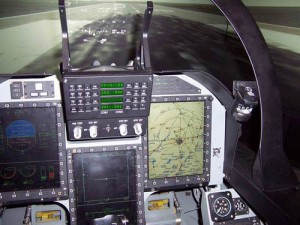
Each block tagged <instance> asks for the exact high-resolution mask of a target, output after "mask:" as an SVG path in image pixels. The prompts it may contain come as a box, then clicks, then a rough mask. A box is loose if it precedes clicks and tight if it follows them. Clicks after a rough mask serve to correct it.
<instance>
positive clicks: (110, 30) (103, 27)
mask: <svg viewBox="0 0 300 225" xmlns="http://www.w3.org/2000/svg"><path fill="white" fill-rule="evenodd" d="M34 3H35V1H33V0H29V1H22V0H13V1H5V2H1V3H0V6H1V7H0V8H1V18H0V28H1V29H0V38H1V43H0V68H1V73H17V72H21V73H28V72H35V73H37V72H46V73H56V74H57V73H59V70H58V66H59V63H60V62H61V28H60V21H59V15H58V9H57V1H47V2H40V3H39V4H35V6H36V7H35V8H33V7H32V5H33V4H34ZM70 6H71V7H70V8H69V9H68V11H67V16H68V18H69V19H70V20H69V21H68V26H69V34H70V42H71V63H72V65H73V66H74V67H88V66H91V65H92V63H93V61H94V60H98V61H100V62H101V64H102V65H111V64H112V63H115V64H116V65H118V66H125V65H126V64H127V63H128V61H129V60H132V59H134V57H135V53H136V47H137V43H139V38H140V29H141V23H142V19H143V13H144V10H145V7H146V4H145V3H105V2H104V3H97V4H96V2H92V3H91V2H89V4H87V3H84V2H81V5H76V3H75V2H73V1H72V3H71V5H70ZM251 10H252V11H253V9H251ZM286 10H287V9H286ZM294 11H295V9H294ZM255 12H256V14H255V13H254V15H255V16H256V17H257V18H258V24H259V25H260V27H261V30H262V33H263V35H264V37H265V38H266V40H267V42H268V44H269V46H270V49H271V52H272V56H273V58H274V62H275V64H276V66H277V76H278V79H279V81H280V88H281V89H282V92H283V93H284V94H283V95H282V96H283V100H284V105H285V107H288V108H294V109H297V110H300V104H298V103H297V102H295V101H294V100H293V99H294V98H292V97H291V95H294V96H295V95H296V96H299V94H298V92H299V91H298V86H299V85H298V84H297V82H298V78H299V74H300V71H299V68H298V63H297V62H299V60H300V45H299V44H297V43H299V36H300V31H299V30H300V28H299V27H296V26H292V27H286V26H282V24H281V23H282V21H281V20H278V18H277V19H274V20H270V18H268V17H267V15H265V11H262V10H261V9H260V10H257V9H256V11H255ZM295 12H297V10H296V11H295ZM262 14H264V15H262ZM275 14H276V13H271V15H272V16H274V15H275ZM272 21H273V22H272ZM278 21H281V22H280V23H279V22H278ZM227 25H228V24H227V21H226V20H225V18H224V17H223V16H221V15H220V14H218V13H216V12H215V11H211V10H208V9H207V8H206V9H205V8H203V7H202V8H201V7H198V8H197V7H196V8H188V7H187V8H183V7H178V5H174V4H173V5H172V4H168V5H166V4H164V5H162V4H156V5H154V13H153V19H152V21H151V28H150V33H149V41H150V53H151V61H152V66H153V69H154V70H156V71H162V70H163V71H165V70H193V69H201V70H206V71H208V72H210V73H212V74H213V75H215V76H216V77H217V78H219V79H220V80H221V81H222V82H224V83H225V84H226V85H227V86H228V87H231V83H232V80H234V79H253V73H252V69H251V66H250V65H249V62H248V59H247V56H246V54H245V52H244V51H243V49H242V46H241V44H240V42H239V41H238V40H237V39H236V38H234V37H233V36H232V35H228V34H230V32H228V31H230V27H229V29H228V30H227V28H228V27H227ZM290 25H292V24H290ZM298 102H300V101H298ZM298 105H299V106H298Z"/></svg>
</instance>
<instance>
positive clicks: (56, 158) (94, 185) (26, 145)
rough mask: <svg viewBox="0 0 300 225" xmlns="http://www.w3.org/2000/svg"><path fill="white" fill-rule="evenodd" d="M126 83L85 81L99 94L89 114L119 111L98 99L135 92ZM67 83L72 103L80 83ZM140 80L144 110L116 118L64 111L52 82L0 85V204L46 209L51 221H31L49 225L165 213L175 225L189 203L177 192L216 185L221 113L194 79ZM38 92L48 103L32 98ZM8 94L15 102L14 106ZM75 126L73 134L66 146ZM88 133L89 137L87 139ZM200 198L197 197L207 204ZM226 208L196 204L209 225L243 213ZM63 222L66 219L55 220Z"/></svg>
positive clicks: (208, 89)
mask: <svg viewBox="0 0 300 225" xmlns="http://www.w3.org/2000/svg"><path fill="white" fill-rule="evenodd" d="M133 77H134V76H132V77H130V76H129V78H130V79H127V80H126V79H125V76H124V77H122V78H120V79H119V76H115V77H112V79H111V80H110V79H109V76H105V79H104V81H105V82H102V83H101V82H100V81H101V79H102V75H101V76H99V77H94V78H93V80H95V82H96V83H97V84H98V87H99V88H98V89H97V90H98V94H99V95H98V97H97V99H98V103H100V105H99V106H98V107H99V109H100V108H102V106H101V105H105V104H107V101H108V100H109V101H110V100H116V99H117V98H121V99H122V101H123V103H119V102H114V103H112V102H110V103H109V104H116V105H118V104H124V102H126V101H127V100H126V97H124V96H122V97H116V96H109V97H106V95H105V97H103V96H101V95H103V94H104V93H107V94H108V95H110V94H112V95H115V94H119V93H120V96H121V89H122V88H126V87H127V86H128V87H129V85H127V84H128V83H133V86H132V88H133V90H135V89H134V87H135V86H134V82H133V81H132V79H133ZM150 78H151V79H150ZM72 79H74V80H73V81H72V82H71V83H73V84H75V86H74V88H75V90H76V91H75V92H76V93H77V92H78V91H77V88H85V87H86V85H82V86H78V85H79V84H76V83H79V81H80V83H82V80H83V78H82V77H81V78H80V79H79V81H77V80H76V78H72ZM141 79H147V80H149V81H151V82H149V83H147V88H148V89H147V92H146V93H147V96H145V99H146V101H145V104H146V106H145V110H141V111H133V109H131V111H130V112H126V110H124V111H123V113H118V112H119V109H116V108H115V107H112V108H110V109H109V108H105V110H104V111H103V110H102V111H101V110H100V111H98V112H97V113H96V112H94V114H93V113H91V112H86V111H85V112H76V113H74V112H72V110H71V111H70V108H69V107H70V104H69V105H68V104H66V102H69V103H70V102H72V98H70V96H72V95H71V94H70V93H71V92H72V90H71V91H70V89H69V88H70V85H69V84H66V83H64V85H63V86H62V87H63V88H67V90H63V92H64V95H63V96H61V94H60V93H61V89H60V88H61V87H60V82H59V81H58V80H57V78H56V76H54V75H53V76H46V77H43V78H35V79H34V78H32V79H29V78H19V79H17V78H16V79H8V80H6V81H4V82H2V83H1V84H0V88H2V89H4V90H9V91H8V92H6V95H4V96H3V97H2V98H1V102H0V155H1V157H0V184H1V185H0V202H1V204H3V205H18V204H24V202H30V204H33V203H36V204H39V203H41V202H42V203H47V204H49V203H50V205H49V206H48V208H49V209H51V208H53V211H51V210H50V211H49V210H48V211H46V212H44V211H39V209H42V207H40V206H42V205H34V207H36V209H35V210H36V211H37V212H38V214H37V215H39V217H38V218H37V219H38V220H41V221H49V219H45V218H44V217H46V216H47V215H48V216H53V217H55V218H53V219H50V221H53V223H54V224H55V222H54V221H56V223H57V224H58V223H59V224H64V223H65V222H64V221H65V220H69V224H71V225H78V224H80V225H89V224H135V225H142V224H150V225H151V224H152V223H154V222H155V221H157V216H158V215H159V218H160V220H162V222H163V221H164V219H166V220H169V219H170V218H171V220H173V219H172V218H173V217H174V215H173V214H174V210H175V211H176V218H177V219H175V220H178V219H179V218H181V216H180V208H181V207H180V203H179V201H183V202H185V201H187V200H186V199H189V200H188V201H193V200H192V199H191V194H189V195H186V194H184V192H181V191H182V190H187V192H190V191H191V190H193V189H199V188H202V187H207V186H220V185H222V184H223V165H224V158H225V156H224V155H225V133H226V132H225V123H226V109H225V107H224V105H223V103H221V102H220V100H219V99H218V96H217V95H215V93H214V90H215V89H216V83H211V81H210V79H209V76H208V75H207V74H205V73H201V72H196V73H187V74H174V75H163V76H161V75H156V74H154V75H152V76H150V77H149V76H148V75H145V77H143V78H141ZM86 80H88V79H86ZM90 81H92V80H90ZM28 83H30V89H28V87H27V85H28ZM88 83H91V82H88ZM138 83H139V84H142V80H140V82H138ZM17 84H18V85H17ZM204 84H205V85H204ZM12 87H13V88H12ZM49 87H51V89H50V88H49ZM72 87H73V86H72ZM89 87H90V88H92V87H93V86H92V85H90V86H89ZM101 88H104V89H108V90H102V89H101ZM136 88H137V87H136ZM17 89H18V90H17ZM44 89H46V90H48V91H47V93H49V95H48V96H45V95H43V94H41V92H45V91H44ZM28 90H30V91H28ZM136 90H137V89H136ZM139 90H140V91H141V90H142V86H140V87H139ZM32 92H33V93H34V94H33V96H34V97H32V95H31V94H30V93H32ZM15 93H20V94H18V98H16V94H15ZM35 93H38V95H37V96H36V94H35ZM50 93H51V94H50ZM85 93H86V89H84V95H85ZM124 93H126V92H125V91H123V94H124ZM132 93H134V91H133V92H132ZM50 96H51V97H50ZM66 96H68V97H66ZM76 96H78V93H77V94H76ZM94 98H95V99H96V96H94ZM104 98H105V99H106V98H107V99H108V100H105V101H103V100H102V99H104ZM133 99H134V98H133V97H132V101H134V100H133ZM138 99H139V100H141V97H138ZM69 100H70V101H69ZM84 100H86V99H84ZM76 101H78V99H76ZM130 104H135V103H133V102H131V103H130ZM102 109H103V108H102ZM106 111H108V112H107V113H104V114H102V113H101V112H106ZM135 113H136V114H135ZM103 115H105V116H104V117H103ZM137 124H139V125H138V126H137ZM78 126H80V127H81V128H80V129H81V131H82V133H81V136H80V138H75V137H76V135H78V133H76V132H78V131H76V129H75V128H76V127H78ZM123 126H125V127H126V129H125V128H124V127H123ZM91 127H94V128H91ZM122 127H123V128H122ZM108 128H109V131H108ZM74 129H75V130H74ZM93 129H94V130H93ZM93 132H96V133H97V135H95V136H91V135H90V134H91V133H93ZM114 132H115V133H114ZM122 132H125V133H126V135H122ZM74 134H75V135H74ZM187 192H186V193H187ZM163 193H165V194H163ZM208 193H209V192H208ZM208 193H206V196H211V195H208ZM177 195H179V196H180V198H179V200H178V199H177ZM215 196H216V195H215ZM151 199H152V200H151ZM57 201H58V202H57ZM57 203H59V204H63V205H64V208H65V209H66V211H68V213H66V212H62V211H61V207H56V206H57ZM230 203H231V205H233V203H234V204H235V205H237V206H240V207H237V209H233V206H231V208H228V209H227V208H224V207H223V206H222V204H227V203H226V200H225V199H223V200H222V201H221V200H220V201H219V200H218V201H208V200H207V202H206V203H205V204H207V205H209V204H211V205H214V208H213V209H214V210H215V211H212V212H214V213H215V214H216V215H219V214H220V215H219V216H220V218H222V219H220V220H218V221H217V220H215V222H220V221H229V220H232V219H234V217H233V218H232V217H231V216H228V215H233V214H232V213H233V212H239V211H238V210H240V211H241V210H242V211H241V212H240V213H241V214H242V215H243V216H244V214H245V213H246V211H247V212H249V211H251V210H250V209H249V208H248V206H247V205H246V203H245V202H244V201H243V200H242V199H240V200H235V199H234V200H233V202H232V201H230ZM51 204H53V207H52V205H51ZM173 204H174V205H173ZM185 204H187V203H185ZM189 204H190V203H188V205H189ZM243 206H244V207H243ZM207 207H208V206H207ZM218 207H219V208H222V211H221V210H219V209H218ZM234 207H235V206H234ZM243 208H245V210H244V211H245V212H244V211H243ZM54 209H55V210H54ZM58 209H59V210H58ZM161 210H167V211H166V212H168V213H170V215H164V213H162V212H163V211H161ZM226 210H227V211H228V212H230V214H228V215H227V211H226ZM234 210H235V211H234ZM223 211H224V212H223ZM193 212H194V211H193ZM195 212H196V211H195ZM65 214H66V215H69V218H65V217H64V219H63V220H62V219H59V218H56V216H57V215H65ZM43 215H44V217H43ZM190 215H191V216H192V217H193V216H196V215H194V214H190ZM223 215H225V216H223ZM237 215H238V216H239V215H240V214H239V213H238V214H235V216H237ZM249 215H250V214H249ZM251 216H252V214H251ZM196 217H197V216H196ZM215 217H217V216H215ZM155 218H156V219H155ZM207 218H208V220H209V221H211V220H213V219H210V217H209V216H207ZM238 218H240V217H238ZM243 218H244V217H243ZM251 218H252V217H251ZM183 219H184V217H183ZM188 223H189V222H188Z"/></svg>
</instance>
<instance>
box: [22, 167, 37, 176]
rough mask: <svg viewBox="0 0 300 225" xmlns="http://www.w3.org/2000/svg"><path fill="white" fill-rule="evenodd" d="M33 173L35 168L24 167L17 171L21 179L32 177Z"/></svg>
mask: <svg viewBox="0 0 300 225" xmlns="http://www.w3.org/2000/svg"><path fill="white" fill-rule="evenodd" d="M35 172H36V167H35V166H26V167H23V168H22V169H20V170H19V173H20V174H21V175H22V176H23V177H32V176H33V175H34V174H35Z"/></svg>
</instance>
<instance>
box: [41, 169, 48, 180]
mask: <svg viewBox="0 0 300 225" xmlns="http://www.w3.org/2000/svg"><path fill="white" fill-rule="evenodd" d="M40 170H41V171H40V172H41V180H42V181H44V180H46V179H47V173H46V168H45V167H44V166H42V167H41V169H40Z"/></svg>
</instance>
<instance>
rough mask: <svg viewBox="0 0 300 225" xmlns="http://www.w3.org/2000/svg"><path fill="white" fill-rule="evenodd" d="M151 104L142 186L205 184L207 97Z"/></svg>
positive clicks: (208, 132)
mask: <svg viewBox="0 0 300 225" xmlns="http://www.w3.org/2000/svg"><path fill="white" fill-rule="evenodd" d="M173 98H174V99H173ZM174 100H175V101H174ZM187 100H188V101H187ZM152 101H153V102H152V103H151V109H150V115H149V118H148V153H147V155H146V156H145V158H147V162H145V164H146V165H147V167H148V173H146V174H145V176H146V177H147V180H146V183H145V186H146V187H151V188H155V187H157V188H161V187H164V186H177V185H178V186H180V185H182V184H190V185H193V184H197V183H201V182H208V181H209V152H210V151H209V146H210V123H211V120H210V115H211V101H209V98H208V97H207V96H201V97H200V96H199V97H196V96H193V97H176V98H175V97H163V98H154V99H152Z"/></svg>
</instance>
